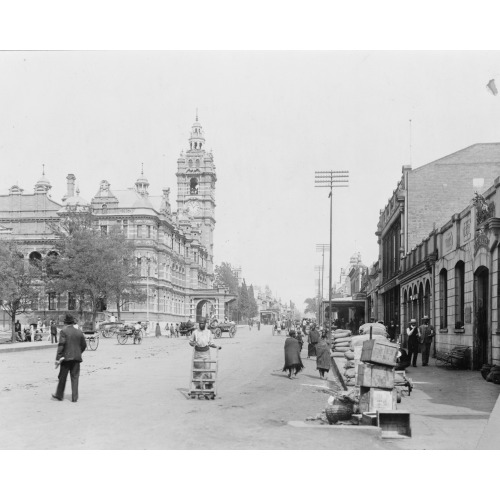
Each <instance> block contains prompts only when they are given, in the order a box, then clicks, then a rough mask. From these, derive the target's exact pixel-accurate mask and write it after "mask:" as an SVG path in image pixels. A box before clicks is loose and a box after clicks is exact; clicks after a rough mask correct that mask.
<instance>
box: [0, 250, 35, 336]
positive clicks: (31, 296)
mask: <svg viewBox="0 0 500 500" xmlns="http://www.w3.org/2000/svg"><path fill="white" fill-rule="evenodd" d="M40 278H41V268H40V267H39V266H38V265H37V264H36V263H33V264H32V263H29V262H25V261H24V258H23V254H22V253H21V252H20V251H19V250H18V249H17V247H16V246H15V244H13V243H6V242H0V299H1V304H2V308H3V309H4V311H6V312H7V314H8V315H9V317H10V319H11V324H12V337H11V338H12V342H15V341H16V333H15V322H16V316H17V315H18V314H21V313H23V312H25V311H26V310H28V309H31V307H32V303H33V301H35V300H36V299H37V297H38V290H39V287H40Z"/></svg>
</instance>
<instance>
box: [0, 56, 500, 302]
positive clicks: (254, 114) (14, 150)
mask: <svg viewBox="0 0 500 500" xmlns="http://www.w3.org/2000/svg"><path fill="white" fill-rule="evenodd" d="M0 71H1V74H2V75H3V78H2V79H1V80H0V109H1V110H2V112H1V113H0V166H1V171H2V177H1V180H0V183H1V184H0V186H1V190H2V192H4V191H6V190H7V189H8V188H9V187H10V186H11V185H12V184H14V183H17V182H19V183H20V185H21V187H23V188H24V189H25V190H26V191H31V190H32V189H33V186H34V184H35V182H36V180H37V179H38V177H40V174H41V165H42V163H45V165H46V175H47V177H48V178H49V180H50V181H51V182H52V184H53V189H52V196H53V198H54V199H56V200H58V201H59V200H60V198H61V197H62V196H63V194H64V193H65V182H66V181H65V177H66V174H68V173H74V174H75V175H76V177H77V183H78V184H79V186H80V189H81V195H82V196H83V197H84V198H86V199H90V198H91V197H92V196H93V195H94V194H95V193H96V192H97V190H98V186H99V182H100V181H101V180H102V179H107V180H108V181H109V182H110V183H111V189H113V188H115V189H123V188H126V187H130V186H132V185H133V183H134V182H135V180H136V178H137V177H138V175H139V173H140V165H141V162H144V171H145V174H146V176H147V178H148V179H149V181H150V183H151V186H150V193H151V194H160V193H161V191H160V190H161V188H162V187H163V186H170V187H171V188H172V191H173V194H174V193H175V192H176V188H175V186H176V178H175V171H176V160H177V158H178V156H179V153H180V151H181V149H186V146H187V139H188V136H189V132H190V128H191V125H192V123H193V121H194V118H195V110H196V108H198V109H199V119H200V122H201V123H202V125H203V127H204V131H205V137H206V146H207V149H208V150H210V149H213V153H214V158H215V163H216V166H217V175H218V183H217V192H216V196H217V208H216V219H217V225H216V231H215V260H216V262H221V261H229V262H231V263H232V264H233V265H236V266H241V267H242V269H243V275H244V277H245V279H246V281H247V284H250V283H253V284H254V285H261V286H264V285H265V284H268V285H269V286H270V287H271V289H272V290H273V291H274V292H277V294H278V295H279V296H280V297H281V298H282V299H284V300H289V299H292V300H293V301H294V302H295V303H296V304H302V302H303V300H304V299H305V298H306V297H309V296H312V295H313V294H314V293H315V291H316V288H315V278H316V274H315V272H314V266H315V265H316V264H319V263H320V255H319V254H317V253H316V251H315V246H316V244H317V243H327V242H328V238H329V233H328V216H329V204H328V198H327V195H328V192H327V190H321V189H315V188H314V171H315V170H328V169H334V170H344V169H345V170H350V172H351V182H350V188H348V189H343V190H340V189H339V190H337V191H336V192H335V193H334V195H335V196H334V220H333V230H334V233H333V234H334V249H333V262H334V277H336V276H337V275H338V273H339V270H340V267H345V266H347V265H348V261H349V257H350V255H351V254H352V253H353V252H354V251H356V250H358V251H360V252H361V255H362V259H363V262H364V263H366V264H371V263H372V262H373V261H374V260H376V258H377V242H376V237H375V235H374V232H375V231H376V225H377V220H378V213H379V210H380V209H382V208H383V207H384V206H385V203H386V202H387V200H388V198H389V197H390V196H391V194H392V191H393V190H394V188H395V187H396V183H397V181H398V179H399V178H400V174H401V166H402V165H403V164H407V163H409V119H410V118H411V119H412V124H413V132H412V136H413V154H412V156H413V161H412V164H413V166H414V167H418V166H420V165H423V164H425V163H427V162H429V161H432V160H435V159H437V158H440V157H442V156H445V155H447V154H449V153H452V152H454V151H456V150H459V149H461V148H464V147H466V146H469V145H471V144H473V143H476V142H490V141H498V140H499V139H500V97H497V98H495V97H493V96H492V95H491V94H489V93H488V92H487V91H486V89H485V85H486V83H487V82H488V80H489V79H490V78H495V77H497V78H498V83H499V84H500V53H499V52H334V51H330V52H327V51H323V52H320V51H316V52H112V51H110V52H3V53H0ZM173 199H175V197H174V196H173ZM174 206H175V205H174ZM450 215H451V214H450ZM326 282H327V275H326V273H325V283H326ZM325 293H327V286H325Z"/></svg>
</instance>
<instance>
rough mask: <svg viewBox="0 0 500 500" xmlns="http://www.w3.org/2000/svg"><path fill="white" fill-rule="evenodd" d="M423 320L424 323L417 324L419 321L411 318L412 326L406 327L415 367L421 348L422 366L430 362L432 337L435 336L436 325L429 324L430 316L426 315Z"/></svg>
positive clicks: (409, 351)
mask: <svg viewBox="0 0 500 500" xmlns="http://www.w3.org/2000/svg"><path fill="white" fill-rule="evenodd" d="M422 321H423V324H422V325H420V326H417V321H416V320H415V319H411V320H410V326H409V327H408V328H407V329H406V334H407V335H408V356H409V357H410V361H411V365H412V366H413V367H416V366H417V358H418V352H419V350H420V351H421V353H422V366H427V365H428V364H429V354H430V350H431V344H432V339H433V337H434V336H435V331H434V327H433V326H432V325H430V324H429V316H424V317H423V318H422Z"/></svg>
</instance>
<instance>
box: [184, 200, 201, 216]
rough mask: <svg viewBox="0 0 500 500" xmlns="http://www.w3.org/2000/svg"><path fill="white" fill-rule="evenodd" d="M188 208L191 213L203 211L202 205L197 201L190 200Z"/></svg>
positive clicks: (197, 213) (196, 213)
mask: <svg viewBox="0 0 500 500" xmlns="http://www.w3.org/2000/svg"><path fill="white" fill-rule="evenodd" d="M186 210H187V211H188V212H189V214H190V215H199V214H200V213H201V205H200V204H199V203H198V202H197V201H188V202H187V203H186Z"/></svg>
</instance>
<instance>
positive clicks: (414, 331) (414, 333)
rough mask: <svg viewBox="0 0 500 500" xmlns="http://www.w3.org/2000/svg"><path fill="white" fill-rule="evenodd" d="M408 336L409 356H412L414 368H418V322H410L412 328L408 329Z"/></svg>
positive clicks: (413, 320)
mask: <svg viewBox="0 0 500 500" xmlns="http://www.w3.org/2000/svg"><path fill="white" fill-rule="evenodd" d="M406 334H407V335H408V356H410V362H411V364H412V366H413V367H416V366H417V357H418V345H419V337H420V332H419V330H418V326H417V320H415V319H412V320H411V321H410V326H409V327H408V328H407V329H406Z"/></svg>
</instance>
